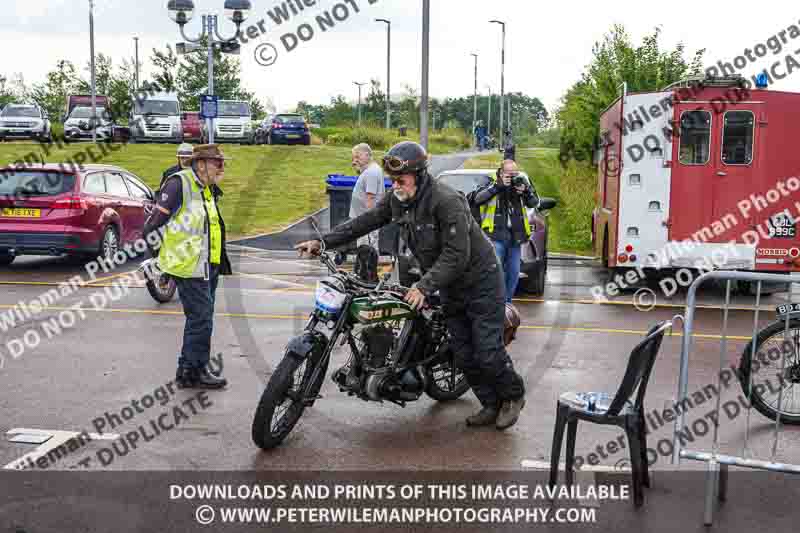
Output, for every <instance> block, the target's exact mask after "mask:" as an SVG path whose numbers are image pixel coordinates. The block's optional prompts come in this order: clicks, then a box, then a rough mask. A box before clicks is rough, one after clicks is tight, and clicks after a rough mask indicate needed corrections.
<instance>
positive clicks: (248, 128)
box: [244, 122, 253, 131]
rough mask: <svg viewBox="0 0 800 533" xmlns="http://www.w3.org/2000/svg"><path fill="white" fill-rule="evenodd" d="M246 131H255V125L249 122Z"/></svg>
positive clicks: (245, 126)
mask: <svg viewBox="0 0 800 533" xmlns="http://www.w3.org/2000/svg"><path fill="white" fill-rule="evenodd" d="M244 131H253V125H252V124H250V123H249V122H248V123H247V124H245V125H244Z"/></svg>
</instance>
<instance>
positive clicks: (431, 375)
mask: <svg viewBox="0 0 800 533" xmlns="http://www.w3.org/2000/svg"><path fill="white" fill-rule="evenodd" d="M427 372H428V386H427V387H425V394H427V395H428V396H430V397H431V398H433V399H434V400H436V401H439V402H451V401H453V400H457V399H458V398H460V397H462V396H463V395H464V393H466V392H467V391H468V390H469V383H467V376H465V375H464V373H463V372H462V371H461V370H460V369H459V368H458V366H457V365H456V362H455V357H454V356H450V357H448V358H447V359H445V360H443V361H440V362H438V363H435V364H433V365H431V366H429V367H428V369H427ZM454 372H455V385H454V384H453V377H454V376H453V373H454Z"/></svg>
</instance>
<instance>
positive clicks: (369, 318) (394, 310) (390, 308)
mask: <svg viewBox="0 0 800 533" xmlns="http://www.w3.org/2000/svg"><path fill="white" fill-rule="evenodd" d="M350 316H351V317H352V318H353V320H355V321H356V322H358V323H360V324H378V323H380V322H388V321H390V320H400V319H403V318H411V317H413V316H414V310H413V309H411V307H410V306H409V305H408V304H407V303H405V302H401V301H399V300H394V299H391V298H379V299H375V298H371V297H369V296H364V297H361V298H356V299H354V300H353V303H352V304H351V305H350Z"/></svg>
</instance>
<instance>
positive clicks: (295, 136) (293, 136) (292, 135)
mask: <svg viewBox="0 0 800 533" xmlns="http://www.w3.org/2000/svg"><path fill="white" fill-rule="evenodd" d="M286 138H287V139H299V138H300V136H299V135H294V134H290V135H287V136H286Z"/></svg>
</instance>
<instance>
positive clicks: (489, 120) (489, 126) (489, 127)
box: [486, 85, 492, 135]
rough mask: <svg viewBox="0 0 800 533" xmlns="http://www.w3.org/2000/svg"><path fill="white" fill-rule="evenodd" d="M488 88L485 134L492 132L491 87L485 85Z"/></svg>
mask: <svg viewBox="0 0 800 533" xmlns="http://www.w3.org/2000/svg"><path fill="white" fill-rule="evenodd" d="M486 88H487V89H489V106H488V108H487V113H486V114H487V115H488V117H486V133H487V135H491V134H492V88H491V87H490V86H488V85H487V86H486Z"/></svg>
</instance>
